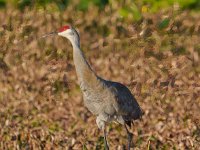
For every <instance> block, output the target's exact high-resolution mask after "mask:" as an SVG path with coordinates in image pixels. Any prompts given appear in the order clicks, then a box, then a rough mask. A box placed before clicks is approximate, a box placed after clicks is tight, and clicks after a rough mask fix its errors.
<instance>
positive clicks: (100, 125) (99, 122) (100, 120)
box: [96, 115, 109, 150]
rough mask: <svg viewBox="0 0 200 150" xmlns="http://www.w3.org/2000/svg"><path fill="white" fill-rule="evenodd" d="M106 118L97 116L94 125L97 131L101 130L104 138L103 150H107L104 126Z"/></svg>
mask: <svg viewBox="0 0 200 150" xmlns="http://www.w3.org/2000/svg"><path fill="white" fill-rule="evenodd" d="M105 119H106V117H105V116H103V115H99V116H97V119H96V123H97V126H98V128H99V129H101V130H103V137H104V147H105V150H109V146H108V141H107V133H106V124H105V121H106V120H105Z"/></svg>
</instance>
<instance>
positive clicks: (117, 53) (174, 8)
mask: <svg viewBox="0 0 200 150" xmlns="http://www.w3.org/2000/svg"><path fill="white" fill-rule="evenodd" d="M66 24H71V25H73V26H74V27H75V28H77V29H78V31H79V33H80V36H81V45H82V49H83V51H84V52H85V55H86V57H87V58H88V60H89V62H90V64H91V65H92V67H93V68H94V70H95V71H96V72H97V74H98V75H100V76H102V77H104V78H105V79H110V80H115V81H119V82H121V83H123V84H125V85H127V86H128V87H129V89H130V90H131V91H132V93H133V94H134V95H135V97H136V99H137V100H138V102H139V104H140V105H141V107H142V109H143V110H144V112H145V115H144V116H143V119H142V120H141V121H136V122H135V123H134V127H133V128H132V129H131V131H132V132H133V134H134V143H135V149H138V150H139V149H141V150H142V149H147V150H150V149H152V150H157V149H159V150H169V149H174V150H179V149H181V150H185V149H191V150H197V149H199V147H200V58H199V57H200V1H199V0H174V1H172V0H166V1H164V0H163V1H162V0H149V1H148V0H135V1H133V0H94V1H91V0H55V1H53V0H34V1H31V0H19V1H17V0H8V1H6V0H0V149H2V150H3V149H78V150H79V149H83V150H86V149H88V150H91V149H96V150H98V149H103V138H102V133H101V132H100V131H99V130H98V128H97V126H96V122H95V117H94V116H92V115H91V113H90V112H89V111H88V110H87V109H86V108H84V106H83V100H82V94H81V92H80V89H79V86H78V83H77V77H76V73H75V69H74V64H73V58H72V47H71V45H70V43H69V42H68V41H67V40H66V39H63V38H61V37H49V38H46V39H39V37H40V36H42V35H43V34H45V33H48V32H51V31H54V30H56V29H58V28H59V27H61V26H62V25H66ZM108 139H109V143H110V146H111V149H117V150H122V149H124V148H125V144H126V133H125V131H124V129H123V128H121V126H120V125H118V124H114V123H113V124H110V125H109V138H108Z"/></svg>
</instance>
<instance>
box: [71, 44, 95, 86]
mask: <svg viewBox="0 0 200 150" xmlns="http://www.w3.org/2000/svg"><path fill="white" fill-rule="evenodd" d="M71 43H72V46H73V59H74V65H75V68H76V73H77V76H78V80H79V84H80V86H81V89H82V88H84V87H93V86H94V84H96V82H97V76H96V74H95V73H94V71H93V70H92V69H91V67H90V65H89V64H88V62H87V60H86V58H85V56H84V54H83V51H82V50H81V48H80V43H79V40H75V41H71ZM82 86H84V87H82Z"/></svg>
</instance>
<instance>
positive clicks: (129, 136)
mask: <svg viewBox="0 0 200 150" xmlns="http://www.w3.org/2000/svg"><path fill="white" fill-rule="evenodd" d="M124 127H125V129H126V132H127V135H128V150H130V148H131V144H132V138H133V134H132V133H131V132H129V131H128V128H127V127H126V124H124Z"/></svg>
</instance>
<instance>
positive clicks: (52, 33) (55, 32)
mask: <svg viewBox="0 0 200 150" xmlns="http://www.w3.org/2000/svg"><path fill="white" fill-rule="evenodd" d="M53 35H58V32H57V31H54V32H50V33H47V34H45V35H43V36H41V37H40V38H46V37H48V36H53Z"/></svg>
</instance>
